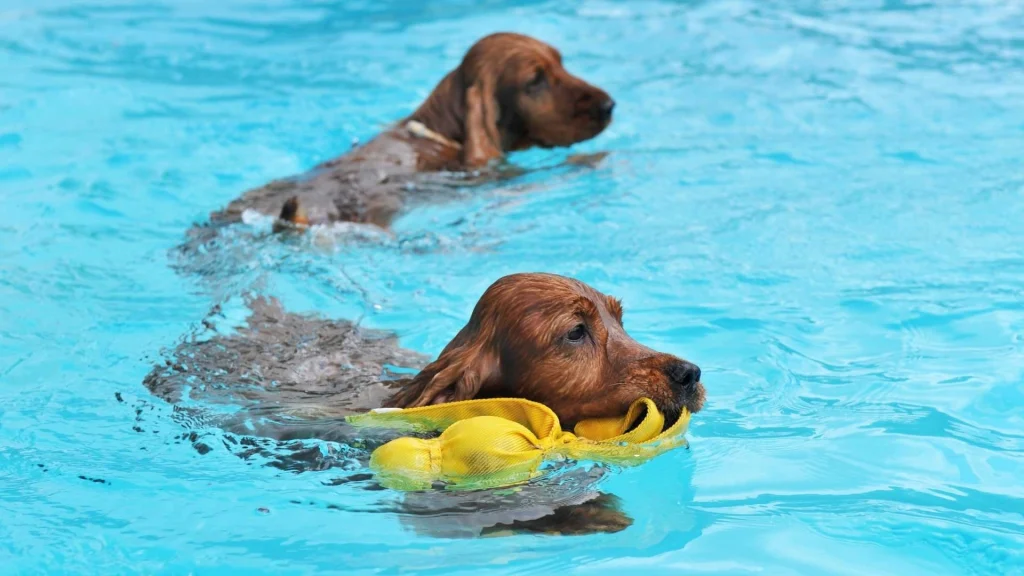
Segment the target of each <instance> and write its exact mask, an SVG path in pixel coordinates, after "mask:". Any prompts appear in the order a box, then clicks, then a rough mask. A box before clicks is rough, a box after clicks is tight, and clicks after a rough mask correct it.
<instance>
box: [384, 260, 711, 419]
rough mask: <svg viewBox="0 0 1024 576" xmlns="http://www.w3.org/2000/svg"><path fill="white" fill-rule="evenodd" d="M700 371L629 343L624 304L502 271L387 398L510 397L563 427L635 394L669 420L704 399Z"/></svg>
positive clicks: (552, 279) (564, 282)
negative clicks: (441, 344) (440, 345)
mask: <svg viewBox="0 0 1024 576" xmlns="http://www.w3.org/2000/svg"><path fill="white" fill-rule="evenodd" d="M700 376H701V373H700V368H698V367H697V366H696V365H694V364H692V363H690V362H687V361H686V360H683V359H681V358H677V357H676V356H673V355H670V354H665V353H662V352H656V351H654V350H651V349H650V348H647V347H646V346H643V345H642V344H640V343H638V342H637V341H635V340H633V338H631V337H630V336H629V335H628V334H627V333H626V331H625V329H624V328H623V324H622V305H621V303H620V302H619V301H618V300H616V299H614V298H611V297H609V296H606V295H604V294H602V293H600V292H598V291H597V290H595V289H593V288H591V287H590V286H588V285H586V284H584V283H583V282H579V281H577V280H573V279H571V278H565V277H562V276H556V275H552V274H514V275H511V276H506V277H504V278H501V279H500V280H498V281H497V282H495V283H494V284H492V285H491V286H490V288H488V289H487V291H486V292H485V293H484V295H483V296H482V297H481V298H480V300H479V302H478V303H477V305H476V307H475V309H474V310H473V314H472V316H471V317H470V320H469V323H468V324H467V325H466V326H465V327H464V328H463V329H462V330H461V331H459V333H458V335H456V336H455V338H454V339H453V340H452V341H451V342H450V343H449V344H448V346H446V347H445V349H444V351H442V352H441V355H440V356H439V357H438V358H437V360H435V361H434V362H432V363H430V364H429V365H427V366H426V367H425V368H424V369H423V370H422V371H421V372H420V373H419V374H418V375H417V376H416V377H415V378H413V379H412V381H411V382H409V383H408V385H407V386H405V387H404V388H403V389H401V390H400V391H398V392H397V393H396V394H395V395H393V396H392V397H391V398H389V399H388V400H387V401H386V402H385V406H392V407H415V406H425V405H429V404H438V403H442V402H452V401H458V400H468V399H471V398H493V397H516V398H525V399H528V400H533V401H536V402H540V403H542V404H545V405H547V406H548V407H549V408H551V409H552V410H554V412H555V413H556V414H558V417H559V419H560V420H561V422H562V425H563V426H565V427H567V428H569V427H571V426H573V425H575V423H577V422H579V421H580V420H583V419H588V418H598V417H614V416H621V415H623V414H625V412H626V410H627V409H628V407H629V405H630V404H632V403H633V401H634V400H636V399H637V398H641V397H647V398H650V399H652V400H653V401H654V402H655V403H656V404H657V405H658V407H659V409H660V410H661V411H662V412H664V413H665V415H666V418H667V421H668V422H674V421H675V420H676V419H678V416H679V414H680V412H681V411H682V409H683V408H686V409H687V410H689V411H690V412H691V413H693V412H697V411H699V410H700V409H701V408H702V407H703V405H704V398H705V390H704V385H703V384H702V383H701V381H700Z"/></svg>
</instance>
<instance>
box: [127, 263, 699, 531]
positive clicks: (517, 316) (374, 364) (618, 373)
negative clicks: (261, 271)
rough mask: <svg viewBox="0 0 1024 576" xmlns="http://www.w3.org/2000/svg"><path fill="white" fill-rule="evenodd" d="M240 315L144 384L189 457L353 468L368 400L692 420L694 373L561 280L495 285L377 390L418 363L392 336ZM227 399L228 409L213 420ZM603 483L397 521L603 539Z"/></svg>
mask: <svg viewBox="0 0 1024 576" xmlns="http://www.w3.org/2000/svg"><path fill="white" fill-rule="evenodd" d="M248 306H249V308H250V309H251V311H252V314H251V316H250V317H249V319H248V321H247V323H246V326H244V327H240V328H238V329H236V330H230V329H229V327H227V326H220V324H221V321H222V320H224V319H226V317H225V316H223V315H222V313H221V311H220V310H219V309H215V310H214V312H213V313H212V314H211V315H210V317H208V318H207V319H206V320H204V322H203V325H204V326H206V327H207V328H209V329H210V330H211V331H212V332H211V333H210V334H202V333H200V334H196V335H194V336H192V337H189V338H186V339H185V340H184V341H183V342H182V343H181V344H180V345H179V346H178V347H177V348H176V349H175V350H174V351H173V353H171V354H170V355H169V356H170V357H169V358H168V359H167V361H166V362H164V363H162V364H161V365H160V366H157V367H156V368H155V369H154V370H153V371H152V372H151V373H150V374H149V376H147V377H146V379H145V381H144V383H145V384H146V386H147V387H148V388H149V389H150V390H151V391H152V392H153V394H155V395H157V396H159V397H161V398H164V399H165V400H167V401H168V402H171V403H174V404H176V407H175V409H174V412H173V413H174V417H175V418H176V419H178V420H179V421H180V422H181V423H182V424H184V425H185V426H186V428H188V429H189V430H191V431H190V432H188V433H186V434H184V435H182V436H180V438H181V439H182V441H184V440H187V441H189V442H191V443H192V444H193V446H195V449H196V450H197V451H198V452H199V453H200V454H206V453H208V452H209V451H210V450H214V449H217V447H219V446H223V447H224V448H226V449H227V450H229V451H231V452H233V453H235V454H237V455H238V456H239V457H241V458H244V459H246V460H249V461H252V460H254V459H256V460H257V461H262V462H265V463H266V464H267V465H270V466H274V467H278V468H281V469H285V470H292V471H296V472H303V471H312V470H324V469H327V468H335V467H337V468H339V469H341V470H346V469H350V468H349V467H350V465H351V459H352V458H356V459H359V460H362V461H363V462H364V463H365V460H366V458H367V457H368V455H369V451H371V450H372V449H373V448H374V447H375V446H379V445H380V444H381V443H383V442H386V441H387V440H390V439H391V438H392V437H393V436H390V435H389V434H390V432H389V431H380V432H379V433H378V432H374V431H371V430H368V429H363V428H359V429H355V428H352V427H350V426H348V425H347V424H346V423H345V421H344V420H343V419H342V418H341V417H342V416H344V415H346V414H352V413H357V412H364V411H366V410H369V409H371V408H377V407H380V406H381V405H382V404H383V405H389V406H419V405H424V404H431V403H438V402H445V401H451V400H463V399H468V398H482V397H489V396H492V397H493V396H506V397H519V398H527V399H530V400H535V401H538V402H542V403H544V404H546V405H548V406H550V407H551V408H552V409H553V410H554V411H555V412H556V413H557V414H558V416H559V418H560V420H561V423H562V425H563V426H565V427H566V428H569V427H571V426H573V425H574V424H575V423H576V422H577V421H578V420H580V419H583V418H591V417H599V416H619V415H622V414H624V413H625V410H626V408H627V407H628V406H629V404H630V403H631V402H632V401H633V400H635V399H636V398H639V397H642V396H646V397H649V398H651V399H653V400H654V401H655V402H657V404H658V406H659V408H660V409H661V410H662V411H663V412H664V413H665V414H666V419H667V421H668V422H675V420H676V418H677V417H678V414H679V413H680V411H681V409H682V408H683V407H685V408H687V409H688V410H689V411H690V412H697V411H699V410H700V409H701V408H702V407H703V404H704V396H705V391H704V386H703V385H702V384H701V382H700V369H698V368H697V367H696V366H694V365H693V364H690V363H689V362H686V361H684V360H681V359H679V358H677V357H675V356H671V355H669V354H663V353H659V352H655V351H653V350H651V349H649V348H646V347H644V346H642V345H641V344H639V343H637V342H636V341H635V340H633V339H632V338H630V337H629V335H627V334H626V332H625V330H624V329H623V327H622V306H621V304H620V303H619V301H618V300H615V299H613V298H610V297H608V296H605V295H604V294H601V293H600V292H598V291H596V290H594V289H593V288H591V287H590V286H587V285H586V284H584V283H582V282H579V281H577V280H572V279H569V278H564V277H561V276H555V275H551V274H515V275H512V276H506V277H504V278H502V279H500V280H498V281H497V282H495V283H494V284H493V285H491V287H490V288H488V289H487V291H486V292H485V293H484V295H483V296H482V297H481V298H480V301H479V302H478V303H477V305H476V308H475V309H474V311H473V314H472V316H471V317H470V320H469V323H468V324H467V325H466V326H465V327H464V328H463V329H462V330H461V331H459V333H458V335H456V336H455V338H454V339H453V340H452V341H451V343H449V344H448V346H446V347H445V349H444V351H443V352H442V353H441V355H440V356H439V357H438V358H437V359H436V360H435V361H434V362H431V363H429V364H427V365H426V366H425V367H423V369H422V370H421V371H420V372H419V373H418V374H417V375H416V376H414V377H412V378H405V379H396V378H395V377H394V376H392V377H391V378H389V379H387V380H386V381H383V382H382V379H385V378H386V375H387V374H389V373H390V374H394V370H395V367H406V368H415V367H419V366H422V365H423V364H424V362H425V360H426V359H425V358H421V357H420V356H419V355H418V354H416V353H413V352H409V351H407V350H403V349H402V348H399V347H398V346H397V341H396V339H395V338H394V336H393V335H389V334H385V333H375V332H373V331H368V330H365V329H361V328H359V327H357V326H354V325H353V324H351V323H349V322H345V321H329V320H323V319H318V318H315V317H310V316H302V315H298V314H290V313H288V312H285V311H284V310H283V309H282V308H281V307H280V306H279V305H278V304H277V303H276V302H274V301H272V300H266V299H262V298H259V299H254V300H251V301H250V302H248ZM225 332H230V335H223V334H224V333H225ZM396 388H398V391H397V392H396ZM225 404H227V405H232V406H236V407H238V408H241V410H224V409H223V405H225ZM217 405H222V406H221V407H220V408H218V407H217ZM143 413H144V412H143V410H142V408H138V409H137V410H136V414H137V415H139V414H143ZM139 424H144V423H143V422H140V423H139ZM214 427H216V428H221V429H223V430H225V431H228V432H231V433H232V434H230V435H227V436H223V435H221V434H218V433H216V432H213V431H212V430H211V429H212V428H214ZM136 428H137V429H138V430H140V431H141V430H142V429H141V428H140V427H139V426H137V427H136ZM306 439H317V440H321V441H325V440H326V441H333V442H335V443H337V444H336V446H337V448H330V447H328V448H322V447H320V446H310V445H309V444H308V443H306V442H305V440H306ZM603 474H604V472H603V469H600V468H592V469H589V470H584V469H580V470H573V471H571V472H569V473H568V474H567V475H565V474H563V475H558V476H557V477H553V478H551V479H548V480H546V479H544V478H542V479H540V480H538V481H537V482H534V483H531V484H530V485H528V486H523V487H521V488H520V490H516V491H490V492H487V491H485V492H472V493H462V492H454V493H452V492H448V491H443V490H442V491H426V492H422V493H414V494H408V495H406V497H405V498H404V499H403V500H402V503H401V505H400V506H399V508H398V509H397V510H396V511H397V512H400V513H401V516H402V518H403V522H407V523H409V524H410V525H412V526H413V527H414V529H416V530H417V531H418V532H421V533H424V534H433V535H438V536H446V537H451V536H454V535H478V534H497V533H504V532H543V533H562V534H580V533H593V532H616V531H619V530H622V529H624V528H626V527H627V526H629V525H630V524H631V523H632V520H631V519H630V518H629V517H628V516H627V515H625V514H624V513H623V512H622V511H621V510H620V509H619V506H618V500H617V499H616V498H615V497H614V496H610V495H608V494H602V493H601V492H600V491H599V490H598V488H597V482H598V481H599V480H600V478H601V477H602V476H603ZM367 482H371V479H370V477H369V476H368V475H366V474H358V473H357V474H352V475H349V476H348V477H342V478H337V479H335V480H334V481H332V483H333V484H339V485H340V484H347V483H352V484H353V485H356V486H358V485H366V487H367V488H375V485H372V484H366V483H367Z"/></svg>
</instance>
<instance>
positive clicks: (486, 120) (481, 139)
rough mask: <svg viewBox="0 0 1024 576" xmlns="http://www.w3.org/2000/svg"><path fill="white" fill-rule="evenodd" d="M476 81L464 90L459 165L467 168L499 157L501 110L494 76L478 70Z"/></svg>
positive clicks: (482, 164)
mask: <svg viewBox="0 0 1024 576" xmlns="http://www.w3.org/2000/svg"><path fill="white" fill-rule="evenodd" d="M477 76H478V77H477V79H476V81H474V82H473V83H472V84H471V85H469V86H467V87H466V112H465V118H464V120H463V121H464V123H465V125H464V126H463V130H464V132H463V133H464V134H465V137H464V140H463V147H462V162H463V164H465V165H466V166H469V167H479V166H484V165H486V164H487V163H488V162H490V161H491V160H494V159H495V158H501V157H502V155H503V153H502V151H501V132H500V131H499V130H498V121H499V120H500V119H501V108H500V107H499V105H498V99H497V97H496V90H497V86H496V85H495V84H496V82H495V79H494V77H493V76H494V74H493V72H491V71H490V70H487V69H486V68H485V69H483V70H480V71H479V73H478V75H477Z"/></svg>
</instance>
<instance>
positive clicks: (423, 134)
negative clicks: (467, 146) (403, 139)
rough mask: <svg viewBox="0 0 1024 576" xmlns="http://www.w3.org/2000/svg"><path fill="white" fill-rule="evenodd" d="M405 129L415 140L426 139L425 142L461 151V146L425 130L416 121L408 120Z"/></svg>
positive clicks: (421, 124) (429, 130) (422, 125)
mask: <svg viewBox="0 0 1024 576" xmlns="http://www.w3.org/2000/svg"><path fill="white" fill-rule="evenodd" d="M405 129H406V130H408V131H409V132H410V133H411V134H412V135H413V136H416V137H417V138H426V139H427V140H433V141H434V142H437V143H438V144H441V145H442V146H448V147H449V148H455V149H456V150H462V144H459V143H458V142H456V141H454V140H451V139H449V138H445V137H444V136H442V135H440V134H438V133H437V132H434V131H433V130H431V129H430V128H427V127H426V125H424V124H423V123H422V122H420V121H418V120H409V121H408V122H406V123H405Z"/></svg>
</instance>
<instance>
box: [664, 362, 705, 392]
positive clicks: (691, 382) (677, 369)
mask: <svg viewBox="0 0 1024 576" xmlns="http://www.w3.org/2000/svg"><path fill="white" fill-rule="evenodd" d="M665 372H666V373H667V374H668V378H669V380H671V381H672V384H674V385H675V386H676V387H678V388H682V389H684V390H688V389H690V388H693V387H694V386H696V385H697V383H698V382H700V368H698V367H697V365H696V364H691V363H690V362H686V361H680V362H675V363H673V364H671V365H669V367H668V368H667V369H666V370H665Z"/></svg>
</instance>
